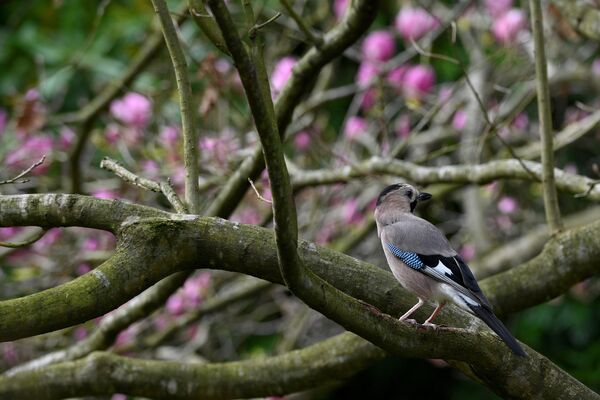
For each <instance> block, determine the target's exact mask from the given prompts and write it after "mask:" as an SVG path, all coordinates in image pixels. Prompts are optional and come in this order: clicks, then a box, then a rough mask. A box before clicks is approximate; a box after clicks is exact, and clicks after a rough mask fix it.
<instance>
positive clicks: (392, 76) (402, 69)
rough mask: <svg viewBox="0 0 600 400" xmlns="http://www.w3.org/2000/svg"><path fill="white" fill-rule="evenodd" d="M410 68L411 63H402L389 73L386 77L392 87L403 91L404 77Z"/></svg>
mask: <svg viewBox="0 0 600 400" xmlns="http://www.w3.org/2000/svg"><path fill="white" fill-rule="evenodd" d="M409 68H410V66H409V65H401V66H399V67H396V68H394V69H392V70H391V71H390V72H389V73H388V74H387V77H386V78H387V81H388V83H389V84H390V86H391V87H393V88H394V89H396V90H397V91H398V92H401V91H402V88H403V87H404V77H405V76H406V72H407V71H408V70H409Z"/></svg>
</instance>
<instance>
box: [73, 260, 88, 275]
mask: <svg viewBox="0 0 600 400" xmlns="http://www.w3.org/2000/svg"><path fill="white" fill-rule="evenodd" d="M91 270H92V267H91V266H90V264H87V263H81V264H79V265H78V266H77V268H76V269H75V273H76V274H77V276H81V275H85V274H87V273H88V272H90V271H91Z"/></svg>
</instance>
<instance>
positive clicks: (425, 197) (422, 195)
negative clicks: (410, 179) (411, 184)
mask: <svg viewBox="0 0 600 400" xmlns="http://www.w3.org/2000/svg"><path fill="white" fill-rule="evenodd" d="M431 197H432V196H431V194H430V193H425V192H421V193H419V195H418V196H417V200H419V201H426V200H429V199H430V198H431Z"/></svg>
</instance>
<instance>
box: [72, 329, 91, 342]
mask: <svg viewBox="0 0 600 400" xmlns="http://www.w3.org/2000/svg"><path fill="white" fill-rule="evenodd" d="M87 335H88V331H87V329H86V327H85V326H79V327H77V329H75V331H74V332H73V337H74V338H75V340H76V341H78V342H79V341H80V340H83V339H85V338H86V337H87Z"/></svg>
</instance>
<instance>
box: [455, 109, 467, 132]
mask: <svg viewBox="0 0 600 400" xmlns="http://www.w3.org/2000/svg"><path fill="white" fill-rule="evenodd" d="M466 126H467V112H466V111H465V110H463V109H460V110H457V111H456V112H455V113H454V117H452V127H453V128H454V129H455V130H457V131H462V130H463V129H465V127H466Z"/></svg>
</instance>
